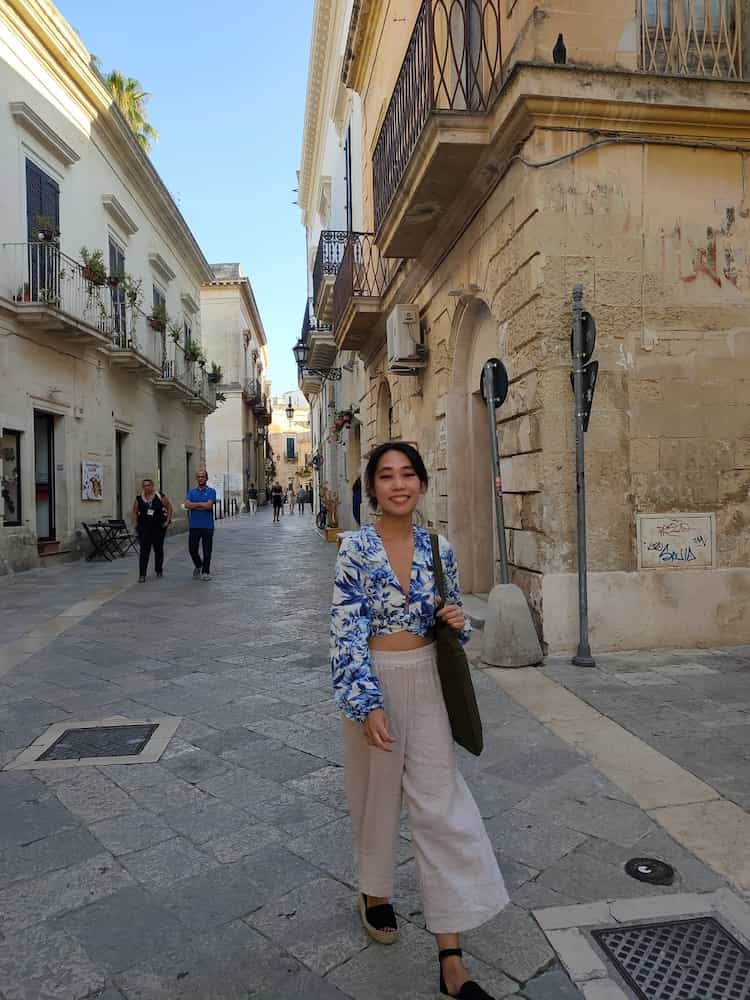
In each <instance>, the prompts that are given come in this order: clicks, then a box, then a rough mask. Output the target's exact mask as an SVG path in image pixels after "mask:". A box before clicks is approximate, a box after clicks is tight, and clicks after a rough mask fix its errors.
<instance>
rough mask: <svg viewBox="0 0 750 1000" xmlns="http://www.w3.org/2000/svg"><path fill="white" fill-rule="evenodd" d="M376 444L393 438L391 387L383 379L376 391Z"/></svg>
mask: <svg viewBox="0 0 750 1000" xmlns="http://www.w3.org/2000/svg"><path fill="white" fill-rule="evenodd" d="M375 434H376V444H383V443H384V442H386V441H390V440H392V438H393V403H392V401H391V387H390V386H389V385H388V382H387V381H386V380H385V379H383V381H382V382H381V383H380V388H379V389H378V406H377V411H376V415H375Z"/></svg>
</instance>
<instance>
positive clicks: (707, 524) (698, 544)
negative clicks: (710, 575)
mask: <svg viewBox="0 0 750 1000" xmlns="http://www.w3.org/2000/svg"><path fill="white" fill-rule="evenodd" d="M715 538H716V522H715V515H714V514H671V513H670V514H639V515H638V568H639V569H703V568H706V567H710V566H713V565H714V550H715V547H716V546H715Z"/></svg>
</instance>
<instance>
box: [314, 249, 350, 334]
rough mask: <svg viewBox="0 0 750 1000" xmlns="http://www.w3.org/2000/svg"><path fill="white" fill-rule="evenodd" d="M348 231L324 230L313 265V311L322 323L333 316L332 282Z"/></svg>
mask: <svg viewBox="0 0 750 1000" xmlns="http://www.w3.org/2000/svg"><path fill="white" fill-rule="evenodd" d="M348 237H349V233H347V232H342V231H339V230H324V231H323V232H322V233H321V234H320V241H319V242H318V252H317V253H316V254H315V265H314V267H313V311H314V313H315V315H316V316H317V318H318V319H319V320H320V321H321V322H323V323H330V322H331V320H332V318H333V284H334V282H335V280H336V275H337V274H338V272H339V267H340V266H341V261H342V259H343V257H344V250H345V249H346V241H347V239H348Z"/></svg>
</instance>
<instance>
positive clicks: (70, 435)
mask: <svg viewBox="0 0 750 1000" xmlns="http://www.w3.org/2000/svg"><path fill="white" fill-rule="evenodd" d="M0 29H1V30H0V93H1V94H2V95H3V96H2V115H1V116H0V149H1V150H2V156H0V243H1V244H2V245H1V246H0V435H1V436H2V447H1V448H0V470H1V471H0V474H1V475H2V502H0V572H8V571H13V570H18V569H23V568H26V567H29V566H33V565H37V564H38V563H39V560H40V558H42V559H43V558H44V557H49V558H59V557H61V556H65V557H74V556H76V555H77V554H79V553H80V552H81V551H82V550H83V548H84V542H85V536H84V535H83V532H82V529H81V524H82V522H88V521H94V520H102V519H106V518H117V517H129V511H130V507H131V504H132V501H133V497H134V495H135V492H136V490H137V489H138V488H139V485H140V481H141V479H142V478H143V477H144V476H150V477H152V478H153V479H154V480H155V481H156V484H157V488H159V489H161V490H162V491H164V492H166V493H167V494H168V495H171V496H173V497H176V498H177V499H181V497H182V496H183V495H184V490H185V488H186V486H187V485H188V483H190V482H191V481H192V479H193V474H194V469H195V467H196V466H197V465H199V464H202V463H203V462H204V460H205V441H204V432H203V425H204V418H205V416H206V415H207V414H208V413H210V412H211V411H212V410H213V408H214V405H215V403H214V386H213V385H212V384H211V383H210V382H209V381H208V379H207V376H206V372H205V368H204V367H203V366H202V365H201V363H200V359H201V358H202V354H201V348H200V343H201V322H200V310H199V301H200V298H199V295H200V286H201V284H202V283H203V282H205V281H210V280H211V278H212V273H211V271H210V268H209V266H208V264H207V262H206V260H205V257H204V256H203V254H202V252H201V250H200V247H199V246H198V245H197V243H196V241H195V239H194V237H193V235H192V233H191V232H190V229H189V228H188V226H187V224H186V222H185V220H184V218H183V217H182V215H181V213H180V211H179V209H178V208H177V206H176V204H175V202H174V201H173V199H172V198H171V197H170V195H169V192H168V191H167V189H166V187H165V185H164V184H163V182H162V181H161V179H160V178H159V176H158V174H157V173H156V171H155V170H154V168H153V166H152V164H151V162H150V160H149V159H148V157H147V156H146V155H145V154H144V153H143V151H142V150H141V148H140V146H139V145H138V142H137V141H136V138H135V136H134V134H133V133H132V131H131V130H130V128H129V126H128V125H127V123H126V121H125V119H124V118H123V116H122V115H121V114H120V112H119V110H118V109H117V108H116V107H115V105H114V104H113V101H112V98H111V95H110V93H109V91H108V90H107V88H106V87H105V85H104V83H103V82H102V80H101V78H100V76H99V75H98V73H97V72H96V71H95V69H94V68H93V67H92V64H91V57H90V55H89V53H88V52H87V51H86V49H85V48H84V46H83V44H82V42H81V40H80V39H79V37H78V35H77V34H76V33H75V32H74V31H73V29H72V28H71V27H70V25H68V24H67V22H66V21H65V20H64V19H63V18H62V16H61V15H60V13H59V12H58V11H57V9H56V8H55V7H54V6H53V5H52V4H51V3H49V2H48V0H24V2H23V3H20V2H19V3H15V2H13V3H6V4H3V5H2V7H1V8H0ZM84 247H85V248H86V250H85V251H82V249H81V248H84ZM87 262H88V265H90V266H87ZM191 357H192V358H195V360H190V359H191ZM184 526H185V523H184V515H183V514H182V512H181V511H180V509H179V503H178V504H177V505H176V519H175V529H179V528H180V527H184Z"/></svg>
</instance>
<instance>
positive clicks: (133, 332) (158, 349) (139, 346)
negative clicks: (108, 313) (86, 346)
mask: <svg viewBox="0 0 750 1000" xmlns="http://www.w3.org/2000/svg"><path fill="white" fill-rule="evenodd" d="M112 351H113V355H114V356H115V359H116V356H117V355H118V354H120V353H122V354H123V355H124V354H136V355H138V356H139V357H141V358H144V359H145V360H146V361H147V362H148V363H149V364H150V365H152V366H153V367H154V368H157V369H161V368H162V365H163V363H164V361H165V358H166V342H165V334H163V333H160V332H159V331H158V330H154V329H153V327H152V326H151V325H150V324H149V321H148V317H147V316H146V314H145V313H144V312H142V311H141V310H140V309H138V310H131V309H127V308H125V305H124V302H123V301H122V300H121V299H120V298H118V297H117V295H116V293H113V302H112Z"/></svg>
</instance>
